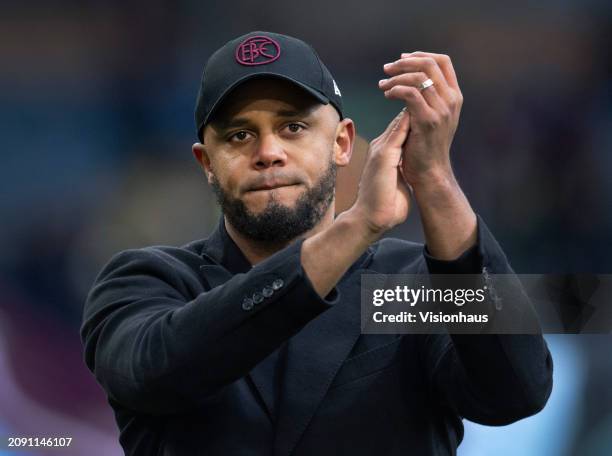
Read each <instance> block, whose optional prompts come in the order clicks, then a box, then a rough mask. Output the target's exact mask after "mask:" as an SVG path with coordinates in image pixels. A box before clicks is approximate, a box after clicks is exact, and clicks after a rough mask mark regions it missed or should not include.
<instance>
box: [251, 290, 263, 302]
mask: <svg viewBox="0 0 612 456" xmlns="http://www.w3.org/2000/svg"><path fill="white" fill-rule="evenodd" d="M263 299H264V297H263V295H262V294H261V293H260V292H259V291H256V292H255V293H253V302H254V303H255V304H259V303H260V302H261V301H263Z"/></svg>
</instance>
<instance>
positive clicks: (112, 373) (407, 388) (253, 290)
mask: <svg viewBox="0 0 612 456" xmlns="http://www.w3.org/2000/svg"><path fill="white" fill-rule="evenodd" d="M384 71H385V73H386V74H387V75H388V76H389V77H388V78H387V79H385V80H382V81H380V83H379V87H380V89H381V90H382V91H383V93H384V96H385V97H387V98H389V99H398V100H402V101H404V102H405V105H406V108H405V109H404V110H402V111H401V112H400V113H399V114H398V115H397V117H396V118H395V119H393V121H391V123H390V124H389V126H388V127H387V129H386V130H385V131H384V132H383V133H382V134H381V135H380V136H379V137H378V138H376V139H375V140H373V141H372V142H371V145H370V150H369V153H368V158H367V162H366V165H365V169H364V171H363V175H362V177H361V182H360V186H359V191H358V196H357V200H356V202H355V204H354V205H353V206H352V207H351V208H350V209H349V210H347V211H345V212H343V213H341V214H339V215H337V216H336V214H335V212H334V182H335V175H336V167H339V166H346V165H347V164H348V163H349V160H350V158H351V151H352V144H353V140H354V137H355V126H354V124H353V122H352V121H351V120H350V119H348V118H346V117H344V115H343V111H342V101H341V93H340V90H339V88H338V86H337V84H336V82H335V81H334V80H333V78H332V76H331V74H330V73H329V71H328V70H327V68H326V67H325V66H324V65H323V63H321V61H320V60H319V58H318V56H317V55H316V53H315V52H314V50H313V49H312V48H311V47H310V46H308V45H307V44H305V43H303V42H302V41H300V40H297V39H295V38H292V37H288V36H283V35H279V34H275V33H268V32H253V33H249V34H247V35H244V36H241V37H239V38H237V39H235V40H233V41H230V42H228V43H227V44H226V45H225V46H223V47H222V48H221V49H219V50H218V51H217V52H216V53H215V54H213V55H212V56H211V57H210V59H209V60H208V62H207V64H206V67H205V70H204V75H203V79H202V86H201V89H200V93H199V96H198V101H197V106H196V126H197V132H198V138H199V142H198V143H196V144H195V145H194V146H193V153H194V155H195V157H196V158H197V160H198V162H199V163H200V164H201V165H202V167H203V169H204V172H205V174H206V177H207V179H208V182H209V183H210V185H211V186H212V187H213V189H214V190H215V192H216V194H217V196H218V200H219V203H220V205H221V208H222V212H223V217H222V219H221V220H220V223H219V225H218V227H217V229H216V230H215V231H214V232H213V233H212V235H211V236H210V237H208V238H207V239H204V240H199V241H194V242H192V243H190V244H188V245H185V246H183V247H181V248H175V247H160V246H157V247H149V248H144V249H135V250H128V251H125V252H121V253H120V254H118V255H116V256H115V257H114V258H113V259H112V260H111V261H110V262H109V263H108V264H107V265H106V266H105V267H104V269H103V270H102V272H101V273H100V275H99V276H98V278H97V279H96V282H95V284H94V286H93V288H92V290H91V292H90V294H89V297H88V300H87V303H86V306H85V314H84V324H83V327H82V331H81V335H82V339H83V341H84V344H85V357H86V362H87V365H88V366H89V368H90V369H91V370H92V371H93V372H94V374H95V376H96V378H97V380H98V381H99V382H100V384H101V385H102V386H103V387H104V389H105V391H106V392H107V394H108V398H109V402H110V405H111V406H112V407H113V409H114V411H115V414H116V419H117V423H118V425H119V428H120V430H121V435H120V441H121V444H122V445H123V447H124V449H125V451H126V453H127V454H131V455H153V454H160V455H161V454H164V455H199V454H202V455H204V454H206V455H212V454H219V455H267V454H275V455H289V454H293V455H339V454H351V455H370V454H372V455H379V454H381V455H383V454H384V455H396V454H397V455H399V454H402V455H403V454H417V455H433V454H435V455H440V454H444V455H446V454H455V452H456V448H457V446H458V444H459V443H460V441H461V439H462V434H463V426H462V423H461V419H462V418H464V417H465V418H467V419H470V420H473V421H476V422H480V423H484V424H492V425H500V424H506V423H510V422H513V421H515V420H518V419H520V418H523V417H526V416H528V415H531V414H534V413H536V412H538V411H539V410H541V409H542V408H543V407H544V404H545V403H546V400H547V398H548V396H549V394H550V391H551V387H552V380H551V378H552V362H551V357H550V354H549V352H548V349H547V347H546V344H545V342H544V340H543V339H542V337H541V336H539V335H538V336H530V335H520V336H516V335H515V336H501V335H500V336H497V335H487V336H484V335H481V336H469V335H463V336H457V335H452V336H451V335H448V334H446V335H422V336H421V335H418V336H417V335H404V336H399V335H365V334H360V302H359V297H360V275H361V273H363V272H371V271H376V272H381V273H450V274H454V273H475V274H479V273H481V272H482V271H483V270H484V271H485V273H488V272H494V273H511V269H510V266H509V265H508V263H507V260H506V258H505V256H504V254H503V252H502V251H501V249H500V247H499V245H498V244H497V243H496V241H495V240H494V238H493V236H492V235H491V233H490V232H489V231H488V229H487V227H486V226H485V224H484V222H483V221H482V220H481V219H480V218H479V217H478V216H477V215H475V214H474V212H473V211H472V209H471V207H470V205H469V203H468V201H467V199H466V198H465V196H464V195H463V193H462V191H461V189H460V188H459V185H458V184H457V182H456V180H455V178H454V176H453V172H452V169H451V165H450V159H449V150H450V145H451V141H452V138H453V134H454V132H455V129H456V127H457V123H458V118H459V111H460V108H461V102H462V98H461V92H460V90H459V86H458V84H457V79H456V77H455V73H454V71H453V67H452V64H451V61H450V60H449V58H448V57H446V56H442V55H436V54H430V53H424V52H414V53H410V54H402V55H401V58H400V59H398V60H397V61H395V62H391V63H389V64H387V65H385V67H384ZM411 192H412V193H413V194H414V198H415V199H416V202H417V203H418V208H419V210H420V213H421V218H422V221H423V229H424V232H425V238H426V247H425V246H423V245H419V244H416V243H411V242H405V241H400V240H397V239H384V240H380V238H381V236H382V235H383V234H384V233H385V232H386V231H387V230H389V229H390V228H392V227H394V226H396V225H398V224H399V223H402V222H403V221H404V220H405V219H406V217H407V216H408V213H409V210H410V194H411ZM485 268H486V269H485Z"/></svg>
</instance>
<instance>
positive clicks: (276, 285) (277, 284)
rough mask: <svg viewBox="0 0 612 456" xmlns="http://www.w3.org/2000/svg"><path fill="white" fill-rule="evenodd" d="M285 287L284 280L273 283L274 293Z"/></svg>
mask: <svg viewBox="0 0 612 456" xmlns="http://www.w3.org/2000/svg"><path fill="white" fill-rule="evenodd" d="M283 285H285V282H284V281H283V279H276V280H274V282H272V289H273V290H274V291H276V290H280V289H281V288H283Z"/></svg>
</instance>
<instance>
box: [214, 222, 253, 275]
mask: <svg viewBox="0 0 612 456" xmlns="http://www.w3.org/2000/svg"><path fill="white" fill-rule="evenodd" d="M202 257H203V258H204V259H205V260H208V261H210V262H212V263H216V264H217V265H219V266H223V268H224V269H226V270H227V271H228V272H229V273H230V274H232V275H234V274H240V273H244V272H248V271H249V270H250V269H251V263H249V260H247V259H246V257H245V256H244V254H243V253H242V250H240V248H239V247H238V246H237V245H236V243H235V242H234V240H233V239H232V238H231V237H230V235H229V234H228V232H227V229H226V228H225V219H224V217H223V215H221V217H220V218H219V222H218V223H217V227H216V228H215V229H214V231H213V232H212V233H211V235H210V236H209V237H208V238H207V239H205V240H204V245H203V246H202Z"/></svg>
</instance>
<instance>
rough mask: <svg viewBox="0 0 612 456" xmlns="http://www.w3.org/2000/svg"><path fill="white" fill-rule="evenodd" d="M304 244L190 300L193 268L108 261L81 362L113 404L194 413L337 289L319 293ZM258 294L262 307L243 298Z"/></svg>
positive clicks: (137, 253)
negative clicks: (303, 251) (187, 286)
mask: <svg viewBox="0 0 612 456" xmlns="http://www.w3.org/2000/svg"><path fill="white" fill-rule="evenodd" d="M301 244H302V242H301V241H298V242H296V243H294V244H292V245H290V246H289V247H287V248H285V249H284V250H282V251H280V252H277V253H276V254H275V255H273V256H271V257H270V258H268V259H266V260H265V261H263V262H261V263H259V264H258V265H256V266H255V267H253V268H252V269H251V270H250V271H249V272H248V273H245V274H237V275H234V276H233V277H231V278H229V280H227V281H226V282H225V283H223V284H222V285H219V286H216V287H214V288H212V289H210V290H208V291H202V290H203V289H202V290H200V291H202V292H201V293H200V294H198V295H197V296H196V297H195V299H188V297H186V293H185V285H184V283H185V281H189V280H191V282H194V281H195V280H196V279H194V278H193V274H194V273H193V271H192V270H191V269H189V268H188V267H187V266H186V265H185V264H184V263H181V262H179V261H175V262H174V263H172V262H171V261H170V260H169V259H168V258H166V256H168V255H166V256H165V255H164V252H161V251H159V250H156V249H155V248H147V249H138V250H127V251H124V252H121V253H119V254H117V255H116V256H115V257H113V258H112V259H111V261H110V262H109V263H108V264H107V265H106V266H105V267H104V268H103V270H102V271H101V272H100V274H99V275H98V277H97V279H96V281H95V283H94V286H93V287H92V289H91V291H90V293H89V295H88V298H87V301H86V304H85V309H84V318H83V325H82V328H81V338H82V341H83V343H84V347H85V360H86V363H87V365H88V367H89V368H90V369H91V370H92V372H93V373H94V375H95V376H96V378H97V380H98V382H99V383H100V384H101V385H102V386H103V388H104V389H105V390H106V392H107V394H108V396H109V398H111V399H114V400H115V401H117V402H119V403H120V404H121V405H122V406H124V407H126V408H129V409H131V410H134V411H138V412H144V413H150V414H165V413H173V412H177V411H182V410H186V409H189V408H192V407H196V406H198V405H199V404H201V403H202V402H203V401H206V400H208V399H210V398H211V397H213V396H214V395H215V394H219V393H222V390H223V387H224V386H226V385H228V384H229V383H231V382H233V381H235V380H236V379H238V378H240V377H242V376H244V375H245V374H247V373H248V372H249V371H250V370H251V369H252V368H253V367H254V366H255V365H256V364H258V363H259V362H260V361H262V360H263V359H264V358H265V357H266V356H267V355H269V354H270V353H271V352H272V351H274V350H275V349H276V348H277V347H279V346H280V345H281V344H282V342H283V341H285V340H286V339H288V338H290V337H291V336H292V335H293V334H295V333H297V332H298V331H299V330H300V329H301V328H302V327H303V326H304V325H305V324H306V323H308V322H309V321H310V320H312V319H313V318H315V317H316V316H317V315H319V314H320V313H322V312H324V311H325V310H327V309H329V308H330V307H331V306H333V304H334V303H335V302H336V301H337V300H338V299H339V296H338V292H337V291H336V289H334V290H332V292H331V293H330V294H329V295H328V296H327V297H326V299H321V298H320V297H319V296H318V294H317V293H316V291H315V290H314V289H313V287H312V284H311V283H310V281H309V279H308V277H307V276H306V273H305V272H304V270H303V268H302V266H301V261H300V251H301ZM190 274H191V278H190V277H189V275H190ZM264 288H265V289H266V290H265V292H263V293H261V292H262V290H264ZM255 292H260V296H258V299H256V300H255V301H259V298H263V299H261V302H259V303H258V302H253V300H251V301H249V300H248V299H247V300H246V302H245V298H248V297H250V296H253V294H254V293H255Z"/></svg>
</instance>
